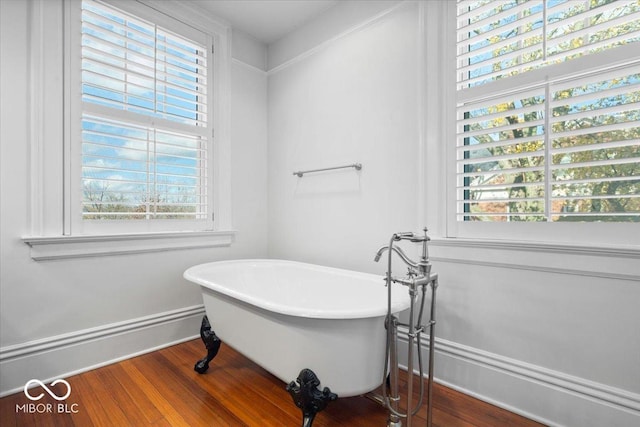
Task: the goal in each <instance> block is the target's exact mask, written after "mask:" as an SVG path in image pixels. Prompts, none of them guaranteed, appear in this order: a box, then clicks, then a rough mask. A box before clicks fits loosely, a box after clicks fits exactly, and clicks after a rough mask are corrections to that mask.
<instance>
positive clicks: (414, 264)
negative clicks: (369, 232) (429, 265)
mask: <svg viewBox="0 0 640 427" xmlns="http://www.w3.org/2000/svg"><path fill="white" fill-rule="evenodd" d="M388 250H389V246H388V245H386V246H383V247H381V248H380V249H378V252H376V256H375V258H374V259H373V260H374V261H375V262H378V261H380V257H381V256H382V254H383V253H384V252H385V251H388ZM391 250H392V251H393V252H395V253H396V254H398V256H399V257H400V258H402V261H404V262H405V264H407V265H409V266H410V267H413V268H418V267H419V266H420V263H417V262H415V261H412V260H411V259H410V258H409V257H408V256H407V254H405V253H404V251H403V250H402V249H401V248H399V247H397V246H392V247H391Z"/></svg>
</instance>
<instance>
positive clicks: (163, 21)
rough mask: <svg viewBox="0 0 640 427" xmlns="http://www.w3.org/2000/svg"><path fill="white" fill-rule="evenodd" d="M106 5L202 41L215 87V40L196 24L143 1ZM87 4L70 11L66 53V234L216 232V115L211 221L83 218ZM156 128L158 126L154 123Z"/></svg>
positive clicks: (211, 126)
mask: <svg viewBox="0 0 640 427" xmlns="http://www.w3.org/2000/svg"><path fill="white" fill-rule="evenodd" d="M100 2H101V3H103V4H105V5H106V6H107V7H109V6H112V7H115V8H116V9H119V10H122V11H123V12H125V13H128V14H131V15H132V16H133V17H136V18H139V19H141V20H144V21H148V22H152V23H153V24H154V25H157V26H159V27H162V28H164V29H166V30H169V31H172V32H174V33H176V34H179V35H180V36H182V37H185V38H187V39H189V40H193V41H196V42H198V43H200V44H203V45H204V46H205V47H206V48H207V49H208V50H209V49H211V51H213V52H211V51H209V52H208V53H207V54H208V64H207V68H208V75H207V86H208V87H209V88H213V86H214V67H215V63H216V59H217V58H215V48H213V46H214V39H213V37H212V36H211V35H209V34H206V33H203V32H202V31H199V30H197V29H195V28H193V27H191V26H188V25H186V24H184V23H182V22H180V21H177V20H175V19H173V18H171V17H169V16H167V15H164V14H162V13H160V12H157V11H155V10H153V9H150V8H149V7H148V6H145V5H142V4H140V3H137V2H115V4H113V5H112V4H110V2H109V1H98V3H100ZM81 4H82V0H74V2H72V5H71V6H70V7H69V19H68V22H69V26H68V31H69V33H70V36H69V38H68V42H69V48H68V49H67V50H66V51H67V54H68V57H67V58H66V64H67V65H68V69H67V74H68V77H67V82H68V85H69V91H68V93H69V96H68V97H67V98H66V102H65V104H67V105H65V122H66V123H65V124H66V132H65V136H66V137H65V144H67V146H68V148H67V149H66V151H67V152H68V153H69V156H70V159H71V164H70V173H69V174H68V175H67V180H66V182H65V190H66V191H65V195H66V198H68V200H66V204H65V205H66V206H67V207H68V214H67V215H66V216H65V218H69V221H66V222H65V228H66V229H68V232H66V230H65V234H70V235H76V234H82V235H85V234H113V233H140V232H173V231H213V230H214V216H215V214H214V211H213V206H214V205H213V196H214V194H215V191H214V188H213V172H214V168H213V156H212V154H213V153H212V152H213V136H214V130H215V128H216V125H217V123H216V120H215V117H213V118H212V120H210V121H209V123H208V127H207V142H206V144H207V147H206V150H207V153H208V158H209V159H208V163H209V164H208V165H207V169H208V176H207V182H206V184H205V185H206V188H207V193H208V194H207V213H206V216H207V217H206V219H203V220H197V219H194V220H182V219H122V220H119V219H109V220H100V219H84V218H83V216H82V201H83V189H82V160H81V158H80V157H81V155H82V135H81V131H82V129H81V123H82V119H81V117H82V114H83V113H84V112H85V111H84V108H83V105H84V102H83V101H82V99H81V89H80V88H81V85H82V77H81V73H82V67H81V56H80V52H81V50H82V46H81V34H82V33H81V31H82V22H81V19H80V14H81ZM212 92H213V90H209V93H208V100H207V105H208V110H209V111H213V110H217V108H216V106H215V103H216V102H215V97H214V96H212V95H211V94H212ZM151 123H153V118H152V117H149V124H151ZM151 127H153V125H151Z"/></svg>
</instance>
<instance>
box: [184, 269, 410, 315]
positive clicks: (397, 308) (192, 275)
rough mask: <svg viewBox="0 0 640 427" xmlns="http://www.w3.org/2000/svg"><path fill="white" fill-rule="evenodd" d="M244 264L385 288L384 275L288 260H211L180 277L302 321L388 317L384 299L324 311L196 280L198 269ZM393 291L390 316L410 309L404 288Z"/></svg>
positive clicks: (397, 286)
mask: <svg viewBox="0 0 640 427" xmlns="http://www.w3.org/2000/svg"><path fill="white" fill-rule="evenodd" d="M247 263H264V264H267V263H268V264H281V265H292V266H293V265H295V266H301V267H304V268H310V269H312V270H324V271H328V272H331V273H334V274H340V275H346V276H352V277H359V278H361V279H362V278H364V279H370V280H372V281H376V282H379V284H380V286H381V287H383V286H385V285H384V276H382V275H377V274H371V273H364V272H360V271H355V270H347V269H342V268H336V267H328V266H324V265H319V264H311V263H305V262H300V261H291V260H283V259H267V258H250V259H234V260H224V261H212V262H206V263H201V264H197V265H194V266H192V267H189V268H188V269H187V270H185V272H184V273H183V277H184V278H185V279H186V280H187V281H189V282H192V283H195V284H197V285H200V286H201V287H205V288H207V289H209V290H211V291H213V292H216V293H220V294H222V295H225V296H227V297H231V298H234V299H236V300H239V301H242V302H245V303H247V304H250V305H253V306H256V307H260V308H262V309H264V310H267V311H271V312H274V313H279V314H283V315H287V316H294V317H303V318H312V319H360V318H362V319H365V318H371V317H381V316H386V314H387V302H386V298H385V303H384V305H381V306H380V307H374V308H370V307H367V308H365V309H360V310H348V311H347V310H344V309H343V310H331V311H328V310H325V309H311V308H308V307H303V308H301V307H296V306H288V305H284V304H278V303H276V302H270V301H265V300H264V299H261V298H255V297H253V296H252V295H247V294H245V293H242V292H238V291H235V290H234V289H233V288H230V287H228V286H224V285H222V284H219V283H215V282H213V281H211V280H206V279H204V278H203V277H199V276H198V275H197V274H196V273H197V272H198V271H199V270H202V269H205V268H207V267H210V266H212V265H220V266H229V265H237V264H247ZM392 291H393V293H394V296H393V301H392V305H391V312H392V313H399V312H401V311H403V310H406V309H408V308H409V305H410V301H409V296H408V292H407V290H406V289H404V288H403V287H402V285H399V284H393V285H392Z"/></svg>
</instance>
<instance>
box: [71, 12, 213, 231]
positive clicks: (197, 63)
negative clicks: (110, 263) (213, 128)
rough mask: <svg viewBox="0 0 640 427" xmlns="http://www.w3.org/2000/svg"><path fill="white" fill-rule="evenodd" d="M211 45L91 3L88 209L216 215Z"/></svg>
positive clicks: (94, 212)
mask: <svg viewBox="0 0 640 427" xmlns="http://www.w3.org/2000/svg"><path fill="white" fill-rule="evenodd" d="M207 54H208V49H207V48H206V47H205V46H204V45H202V44H199V43H197V42H194V41H192V40H189V39H187V38H185V37H182V36H180V35H178V34H175V33H172V32H171V31H169V30H167V29H164V28H162V27H160V26H158V25H155V24H153V23H150V22H147V21H145V20H143V19H140V18H138V17H134V16H132V15H129V14H127V13H125V12H122V11H120V10H117V9H114V8H112V7H109V6H106V5H104V4H102V3H99V2H94V1H90V0H84V1H83V2H82V118H81V120H82V125H81V127H82V129H81V132H82V168H81V169H82V177H81V180H82V192H83V196H82V212H83V218H84V219H87V220H92V219H204V218H207V216H208V215H209V214H208V202H209V196H208V182H209V179H208V162H209V159H208V148H207V147H208V145H209V135H210V130H208V125H209V121H208V117H209V111H208V108H207V105H208V104H207V101H208V90H207V82H208V77H207V75H208V72H207Z"/></svg>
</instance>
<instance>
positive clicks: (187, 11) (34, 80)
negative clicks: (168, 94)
mask: <svg viewBox="0 0 640 427" xmlns="http://www.w3.org/2000/svg"><path fill="white" fill-rule="evenodd" d="M103 2H104V3H105V4H110V5H113V6H114V7H119V8H124V7H123V6H125V7H127V9H128V10H127V11H129V12H130V13H133V14H142V15H141V16H143V17H144V15H143V14H144V13H145V11H149V10H152V11H153V12H154V13H157V14H160V15H164V16H165V18H166V19H173V20H178V21H180V22H181V24H182V25H186V26H188V27H192V28H194V29H195V30H197V31H200V32H203V33H205V34H207V35H208V36H209V37H211V39H212V42H213V47H214V49H213V50H214V53H213V57H212V59H211V60H212V63H213V69H212V70H211V73H210V74H212V75H213V76H214V79H213V84H212V86H211V88H210V91H209V93H210V94H211V96H212V97H214V102H213V104H212V106H211V107H210V112H209V114H210V119H209V120H210V123H211V125H210V126H211V128H212V129H215V135H214V136H215V141H214V140H213V138H212V139H211V141H212V142H211V144H212V147H211V152H210V159H211V160H210V165H209V168H210V170H211V173H210V174H209V177H210V180H211V182H212V185H211V186H210V191H211V192H212V195H213V197H212V198H210V202H211V203H212V205H213V208H212V212H211V214H212V217H213V219H214V220H213V222H212V226H211V227H207V229H204V230H202V229H201V230H195V229H184V228H183V229H181V230H176V229H175V228H174V229H173V230H171V229H164V230H162V229H155V230H153V229H145V230H140V229H138V230H133V229H131V228H127V227H117V226H116V227H111V228H110V229H106V228H105V229H102V230H97V229H94V230H82V229H79V228H78V227H73V221H72V205H71V203H72V198H71V194H72V191H71V190H72V189H71V179H72V178H73V173H74V172H73V171H72V168H73V167H77V165H76V166H73V161H74V160H73V159H74V158H73V155H74V154H75V153H74V149H73V147H72V144H70V140H69V134H68V131H69V129H70V127H69V122H70V120H71V118H70V115H69V114H68V108H69V106H68V102H65V101H66V100H68V99H69V97H70V96H71V95H72V86H71V81H70V76H69V73H68V72H66V71H67V70H69V67H70V60H69V57H68V55H66V52H68V50H69V48H70V46H71V34H70V29H69V27H70V22H71V16H72V12H73V10H74V8H75V9H76V10H78V11H79V10H80V0H71V1H65V0H34V1H33V5H32V7H31V8H30V11H29V13H30V22H31V23H32V38H31V39H30V42H29V54H28V55H29V63H30V68H31V72H30V76H29V81H30V88H31V89H30V95H29V96H30V102H29V116H30V118H31V120H30V121H31V129H30V132H29V135H27V136H26V138H25V140H26V141H27V143H28V144H29V155H30V160H29V168H30V172H29V175H30V180H29V183H28V185H27V188H28V191H29V211H30V216H29V219H28V226H27V229H26V230H25V234H24V235H23V237H22V240H23V242H25V243H26V244H28V245H29V246H31V256H32V258H34V259H36V260H49V259H59V258H77V257H86V256H97V255H101V256H102V255H114V254H115V255H119V254H126V253H141V252H155V251H159V250H161V251H164V250H172V249H188V248H205V247H219V246H229V245H231V244H232V243H233V241H234V236H235V233H236V232H235V230H234V228H233V226H232V218H231V212H232V210H231V188H230V187H231V164H230V161H231V146H230V138H229V137H230V114H229V107H230V82H231V74H230V66H231V47H230V37H231V29H230V28H229V27H228V26H227V25H226V24H223V23H221V22H219V21H217V20H214V19H213V18H211V17H207V16H206V15H204V14H202V13H198V10H197V8H195V7H194V6H188V7H187V6H186V5H184V7H182V6H181V5H180V4H179V3H177V2H175V1H173V0H165V1H156V0H139V1H136V2H122V1H117V0H103ZM178 6H181V7H178ZM78 13H79V12H78ZM78 16H79V15H78ZM78 52H79V51H78ZM76 163H77V162H76ZM77 176H78V177H79V176H80V175H77ZM78 180H79V178H78ZM76 200H77V196H76ZM76 212H80V213H81V208H77V209H76ZM105 243H106V244H105Z"/></svg>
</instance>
